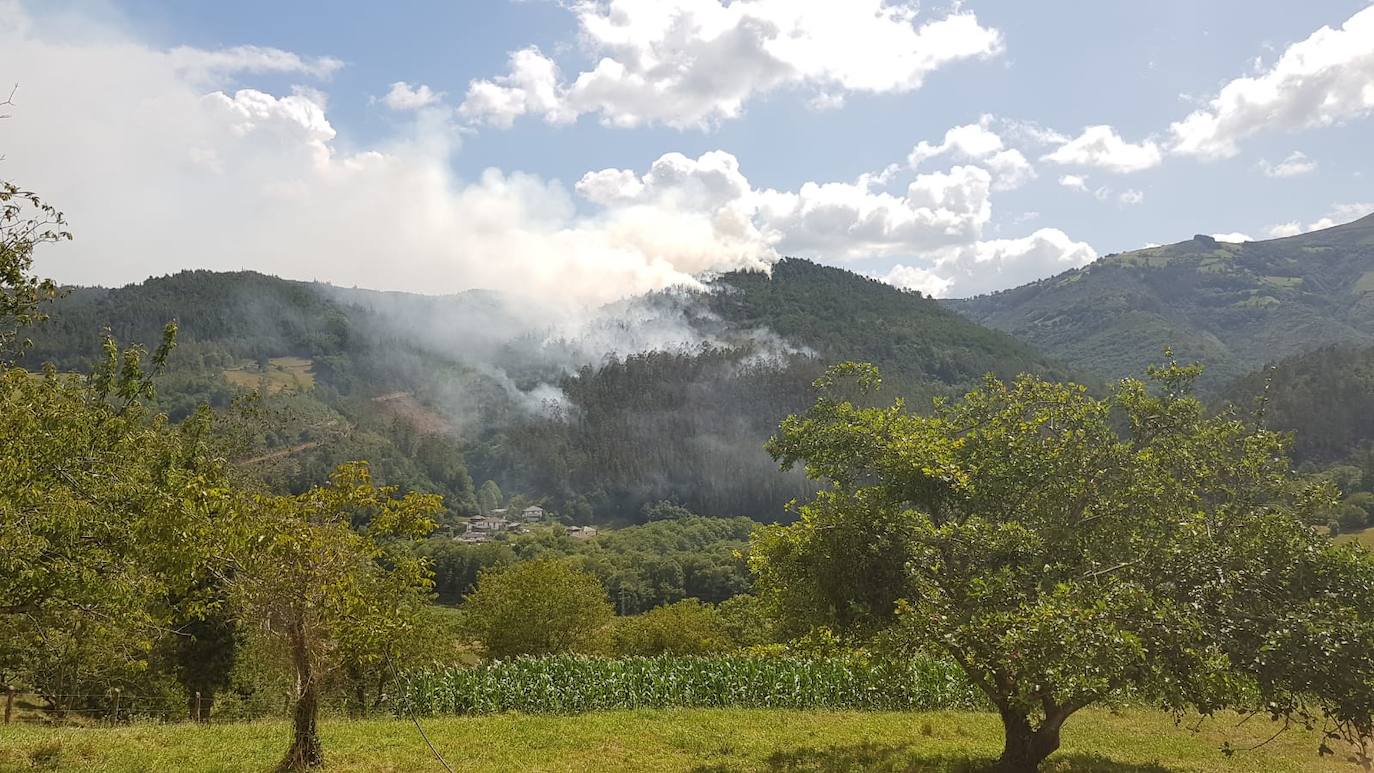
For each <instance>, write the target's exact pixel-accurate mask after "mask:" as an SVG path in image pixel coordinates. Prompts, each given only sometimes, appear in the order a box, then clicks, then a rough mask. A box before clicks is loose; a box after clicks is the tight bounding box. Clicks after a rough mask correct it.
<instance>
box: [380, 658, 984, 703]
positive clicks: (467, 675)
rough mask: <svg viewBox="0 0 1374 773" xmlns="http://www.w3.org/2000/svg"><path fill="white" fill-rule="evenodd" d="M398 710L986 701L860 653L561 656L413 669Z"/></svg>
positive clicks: (957, 683) (932, 666) (955, 681)
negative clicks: (788, 655)
mask: <svg viewBox="0 0 1374 773" xmlns="http://www.w3.org/2000/svg"><path fill="white" fill-rule="evenodd" d="M392 705H393V708H394V710H395V711H396V712H397V714H398V715H406V714H410V713H413V714H415V715H420V716H435V715H444V714H497V713H502V712H523V713H527V714H575V713H578V712H584V711H600V710H606V709H649V708H653V709H660V708H787V709H848V710H860V711H908V710H924V709H974V708H982V707H984V706H985V705H986V704H985V702H984V700H983V698H982V696H981V694H980V693H979V692H978V690H977V689H976V688H975V687H973V685H972V684H971V683H970V682H969V681H968V679H967V677H965V676H964V674H963V672H962V671H960V670H959V668H958V667H956V666H954V665H952V664H949V663H944V662H942V661H937V660H925V659H915V660H904V661H888V662H883V661H868V660H864V659H861V658H858V657H827V658H798V657H763V656H750V655H725V656H715V657H675V656H657V657H627V658H614V659H612V658H599V657H588V656H580V655H558V656H552V657H543V658H518V659H515V660H509V661H495V662H491V663H487V664H483V665H480V666H475V667H449V668H436V669H431V670H424V671H416V672H411V673H409V674H407V675H406V676H405V678H404V679H403V680H401V684H400V686H399V688H398V692H397V693H396V695H395V696H394V699H393V701H392Z"/></svg>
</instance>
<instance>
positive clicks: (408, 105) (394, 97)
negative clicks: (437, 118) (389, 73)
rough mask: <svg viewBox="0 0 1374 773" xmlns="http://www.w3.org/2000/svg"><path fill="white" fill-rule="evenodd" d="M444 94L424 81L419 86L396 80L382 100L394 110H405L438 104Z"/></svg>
mask: <svg viewBox="0 0 1374 773" xmlns="http://www.w3.org/2000/svg"><path fill="white" fill-rule="evenodd" d="M442 96H443V95H442V94H439V93H438V92H435V91H434V90H433V89H431V88H430V87H429V86H426V85H425V84H423V83H421V84H420V85H419V86H411V85H410V84H409V83H406V82H405V81H396V82H395V83H393V84H391V90H390V91H388V92H387V93H386V95H385V96H383V97H382V100H381V101H382V104H384V105H386V106H387V107H389V108H391V109H392V110H396V111H398V112H405V111H407V110H419V109H421V108H425V107H429V106H431V105H434V104H437V103H438V102H439V99H440V98H441V97H442Z"/></svg>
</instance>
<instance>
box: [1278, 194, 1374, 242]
mask: <svg viewBox="0 0 1374 773" xmlns="http://www.w3.org/2000/svg"><path fill="white" fill-rule="evenodd" d="M1371 212H1374V202H1365V201H1360V202H1354V203H1350V204H1337V205H1335V206H1333V207H1332V208H1331V211H1330V212H1328V213H1326V214H1325V215H1323V216H1322V217H1319V218H1317V219H1316V220H1313V221H1312V222H1310V223H1308V224H1307V225H1303V224H1302V223H1301V222H1299V221H1297V220H1293V221H1290V222H1287V223H1279V224H1277V225H1271V226H1269V227H1268V228H1266V229H1265V233H1267V234H1268V235H1269V236H1270V237H1272V238H1275V239H1281V238H1284V237H1286V236H1297V235H1298V234H1304V233H1309V232H1311V231H1320V230H1322V229H1325V228H1332V227H1334V226H1338V225H1341V224H1342V223H1349V222H1350V221H1352V220H1358V219H1359V218H1362V217H1364V216H1365V215H1368V214H1370V213H1371Z"/></svg>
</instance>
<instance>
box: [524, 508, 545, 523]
mask: <svg viewBox="0 0 1374 773" xmlns="http://www.w3.org/2000/svg"><path fill="white" fill-rule="evenodd" d="M520 520H522V521H524V522H525V523H539V522H540V521H542V520H544V508H542V507H540V506H539V505H530V506H529V507H527V508H525V509H524V510H521V511H520Z"/></svg>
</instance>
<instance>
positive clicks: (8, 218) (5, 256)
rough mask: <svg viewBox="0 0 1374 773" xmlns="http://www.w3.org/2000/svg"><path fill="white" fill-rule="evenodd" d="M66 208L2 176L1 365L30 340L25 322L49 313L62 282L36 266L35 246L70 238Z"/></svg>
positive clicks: (39, 319) (0, 239) (12, 358)
mask: <svg viewBox="0 0 1374 773" xmlns="http://www.w3.org/2000/svg"><path fill="white" fill-rule="evenodd" d="M66 225H67V221H66V219H65V218H64V217H63V215H62V213H61V212H59V211H58V210H57V209H55V208H54V207H53V206H52V205H51V204H48V203H47V202H45V201H43V200H42V199H41V198H39V197H38V195H37V194H35V193H33V192H31V191H26V190H23V189H21V188H20V187H19V186H18V185H15V184H14V183H11V182H6V181H3V180H0V366H2V365H8V364H10V363H12V362H13V361H14V359H15V358H16V357H17V356H18V355H19V354H21V353H23V350H24V349H25V348H26V347H27V346H28V341H27V339H25V338H23V336H22V332H23V330H24V328H26V327H28V326H29V325H32V324H33V323H35V322H40V321H42V320H44V319H46V318H47V317H46V316H45V315H44V312H43V304H44V303H45V302H47V301H50V300H52V299H54V298H56V297H57V295H58V291H57V285H55V284H53V282H52V280H50V279H39V278H38V277H36V276H35V275H34V274H33V272H32V268H33V250H34V247H35V246H37V245H39V244H42V243H44V242H56V241H61V240H64V239H65V240H70V239H71V238H72V235H71V232H69V231H67V230H66Z"/></svg>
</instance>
